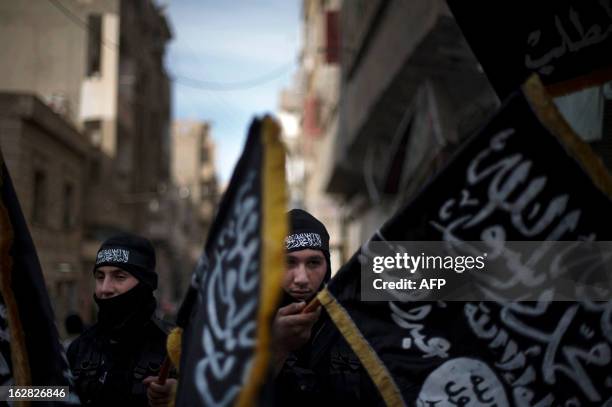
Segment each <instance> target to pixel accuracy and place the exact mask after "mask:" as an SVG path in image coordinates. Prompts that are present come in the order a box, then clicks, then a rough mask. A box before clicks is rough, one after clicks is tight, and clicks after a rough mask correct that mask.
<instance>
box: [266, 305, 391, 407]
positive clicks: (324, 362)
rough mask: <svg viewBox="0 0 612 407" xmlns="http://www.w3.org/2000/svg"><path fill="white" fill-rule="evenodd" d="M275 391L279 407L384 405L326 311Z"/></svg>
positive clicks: (281, 375)
mask: <svg viewBox="0 0 612 407" xmlns="http://www.w3.org/2000/svg"><path fill="white" fill-rule="evenodd" d="M274 388H275V390H274V395H275V397H274V398H275V404H276V405H277V406H292V407H297V406H310V407H313V406H315V407H323V406H335V407H338V406H343V405H350V406H378V405H384V404H383V402H382V399H381V398H380V396H379V393H378V391H377V390H376V387H375V386H374V384H373V383H372V381H371V379H370V377H369V376H368V374H367V372H366V371H365V369H364V367H363V366H362V364H361V362H360V361H359V359H358V358H357V356H356V355H355V353H354V352H353V351H352V349H351V348H350V346H349V344H348V343H347V342H346V341H345V340H344V338H343V337H342V335H341V334H340V332H339V331H338V330H337V328H336V327H335V325H334V323H333V322H332V321H331V320H330V318H329V316H328V315H327V313H326V312H325V311H324V310H322V312H321V317H320V319H319V321H318V322H317V324H315V326H314V327H313V330H312V335H311V339H310V341H309V342H308V343H307V344H306V345H305V346H303V347H302V348H300V349H299V350H297V351H296V352H292V353H290V354H289V356H288V357H287V359H286V361H285V364H284V365H283V367H282V369H281V371H280V372H279V374H278V376H277V377H276V380H275V386H274Z"/></svg>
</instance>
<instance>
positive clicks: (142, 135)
mask: <svg viewBox="0 0 612 407" xmlns="http://www.w3.org/2000/svg"><path fill="white" fill-rule="evenodd" d="M0 18H1V19H2V22H3V23H2V24H0V51H1V52H2V53H3V55H4V56H5V59H4V61H5V62H3V63H2V64H0V91H7V92H20V93H28V94H32V95H34V96H35V97H36V98H39V99H40V100H42V101H44V102H45V103H46V104H47V105H48V106H50V107H51V108H52V109H53V111H55V112H56V113H57V114H58V115H59V116H61V118H63V119H64V121H65V123H64V124H65V125H66V126H68V127H70V128H71V129H72V131H73V132H74V133H75V134H78V135H80V140H81V142H83V141H85V145H86V146H87V151H88V155H87V159H83V160H82V161H81V165H80V167H78V169H77V170H75V171H76V173H77V174H79V176H80V177H82V179H83V180H84V181H83V182H84V185H83V186H82V190H81V189H80V188H81V187H79V201H78V202H77V203H75V205H78V211H79V214H80V215H79V216H80V221H79V227H80V228H81V229H80V231H79V236H80V239H79V242H80V245H79V247H78V248H77V250H76V252H75V251H74V250H73V248H71V250H65V251H59V252H56V253H54V255H55V256H63V257H65V258H72V256H74V255H75V253H78V254H79V256H80V264H79V265H78V266H75V267H76V268H75V269H76V270H77V273H78V274H79V275H80V276H81V279H82V284H80V285H79V287H81V289H82V291H83V295H82V296H81V297H82V298H86V299H85V300H83V301H84V302H82V303H79V304H77V307H76V308H75V309H72V311H78V312H80V313H81V315H82V317H83V318H84V319H85V321H91V319H92V317H93V315H94V310H95V307H94V306H93V304H92V301H91V286H88V285H91V284H93V281H92V279H91V268H92V266H93V261H94V259H95V253H96V250H97V248H98V247H99V245H100V243H101V241H102V240H104V239H105V238H107V237H108V236H109V235H110V234H112V233H115V232H118V231H130V232H135V233H139V234H142V235H144V236H148V237H149V238H151V239H152V240H153V243H154V244H155V246H156V248H157V252H158V272H159V274H160V290H159V291H158V297H159V299H160V303H162V304H168V303H170V302H171V300H170V297H171V296H172V295H174V291H175V290H174V288H173V286H172V284H173V277H172V272H171V270H172V269H173V268H174V264H173V261H174V259H176V258H177V257H178V256H177V254H176V253H175V252H173V250H174V248H173V245H172V244H170V242H169V241H168V239H169V238H168V236H169V234H170V229H169V228H165V229H162V230H160V228H159V225H160V217H161V216H166V217H169V218H172V217H173V216H174V215H175V214H174V213H166V212H163V211H159V203H160V202H164V201H165V200H166V199H167V196H166V195H167V194H168V191H171V190H172V189H173V188H172V185H171V179H170V167H169V159H170V157H169V155H170V127H169V126H170V82H169V79H168V75H167V73H166V72H165V69H164V66H163V56H164V53H165V46H166V44H167V42H168V41H169V40H170V39H171V32H170V28H169V25H168V22H167V20H166V18H165V16H164V14H163V11H162V10H161V9H160V8H158V6H156V5H155V3H154V2H153V1H150V0H147V1H120V0H62V1H57V2H51V1H26V2H2V4H0ZM6 61H11V62H10V63H8V62H6ZM39 136H40V137H41V139H40V140H39V141H38V142H39V143H40V145H44V143H46V142H47V141H46V140H43V138H44V137H47V136H48V134H47V133H44V134H43V133H41V134H40V135H39ZM73 138H76V136H75V137H73ZM9 144H10V143H9ZM20 146H21V145H20ZM2 147H3V149H9V150H10V149H12V148H15V146H12V145H11V146H8V145H5V144H3V145H2ZM24 151H25V150H24ZM43 151H44V150H43ZM48 160H50V161H53V162H55V161H58V162H59V163H61V162H62V161H63V160H64V157H63V156H62V155H57V156H52V157H51V156H49V157H48ZM7 161H9V160H7ZM9 164H10V161H9ZM30 164H32V162H30V161H28V160H26V161H24V162H23V163H22V164H20V165H26V166H27V165H30ZM48 164H49V165H51V163H48ZM11 165H12V164H11ZM58 165H59V164H58ZM11 170H12V169H11ZM28 171H32V170H27V171H26V172H25V173H28ZM29 182H34V181H33V180H30V181H29ZM56 187H57V188H60V189H58V190H53V191H51V190H49V193H50V194H51V195H53V194H56V195H58V194H59V195H61V193H62V192H61V191H62V189H61V187H60V186H57V185H55V184H49V185H48V186H47V187H46V188H49V189H50V188H56ZM75 188H76V187H75ZM74 193H77V192H74ZM59 195H58V196H59ZM28 199H30V198H29V197H27V196H26V197H24V198H22V205H24V206H25V205H30V204H31V203H30V202H27V200H28ZM49 202H55V201H49ZM162 224H166V225H167V224H169V223H168V222H162ZM153 232H154V233H153ZM32 234H33V237H34V241H35V243H36V245H37V250H38V252H39V256H40V257H41V258H46V257H47V254H46V253H45V252H46V250H47V246H45V245H44V244H42V243H41V244H39V241H40V242H42V241H43V240H44V239H45V238H44V237H42V236H43V235H44V233H43V232H42V231H41V230H38V229H36V228H33V230H32ZM49 267H51V266H49ZM43 268H44V270H43V271H44V273H45V275H46V276H47V275H50V273H52V271H51V270H52V269H53V268H52V267H51V268H50V269H48V268H47V266H44V267H43ZM50 288H51V290H50V294H51V299H52V302H56V303H60V302H62V301H64V298H65V297H66V295H68V294H67V293H66V292H65V291H61V292H60V291H56V290H55V289H54V288H53V287H50ZM166 308H168V307H166ZM170 308H171V307H170ZM162 311H167V310H165V309H162ZM63 316H64V315H62V314H61V313H60V312H58V314H57V317H58V321H61V320H62V319H63Z"/></svg>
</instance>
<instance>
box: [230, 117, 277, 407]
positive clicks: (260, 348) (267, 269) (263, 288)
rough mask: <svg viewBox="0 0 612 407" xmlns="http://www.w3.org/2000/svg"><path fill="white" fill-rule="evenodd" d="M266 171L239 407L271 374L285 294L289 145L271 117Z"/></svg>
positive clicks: (253, 399) (265, 137) (265, 131)
mask: <svg viewBox="0 0 612 407" xmlns="http://www.w3.org/2000/svg"><path fill="white" fill-rule="evenodd" d="M261 132H262V143H263V147H264V148H263V164H262V166H263V171H262V178H261V179H262V191H261V195H262V205H261V215H262V220H261V249H260V250H261V256H260V258H261V259H262V261H261V281H260V284H259V291H260V305H259V312H258V315H257V340H256V342H255V356H254V360H253V366H252V367H251V372H250V373H249V377H248V379H247V381H246V383H245V385H244V387H243V388H242V391H241V392H240V395H239V396H238V400H237V402H236V406H237V407H247V406H253V405H256V404H257V400H258V397H259V389H260V388H261V386H262V385H263V383H264V382H265V380H266V378H267V377H268V375H267V373H268V367H269V366H270V348H271V321H272V318H273V317H274V314H275V313H276V308H277V306H278V301H279V300H280V295H281V288H280V287H281V282H282V277H283V271H284V258H285V247H284V246H283V242H284V240H285V237H286V236H287V230H288V227H287V219H286V216H285V213H286V212H287V203H286V202H287V194H286V186H285V148H284V147H283V144H282V143H281V141H280V126H279V125H278V123H276V121H274V120H273V119H272V118H271V117H269V116H266V117H265V118H264V119H263V123H262V127H261Z"/></svg>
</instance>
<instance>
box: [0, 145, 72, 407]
mask: <svg viewBox="0 0 612 407" xmlns="http://www.w3.org/2000/svg"><path fill="white" fill-rule="evenodd" d="M0 171H1V173H0V183H1V185H0V189H1V191H0V194H1V201H0V230H1V235H0V383H2V384H1V385H2V386H67V387H68V388H69V390H70V389H72V388H73V386H72V384H73V383H72V376H71V373H70V369H69V366H68V362H67V360H66V355H65V352H64V348H63V346H62V345H61V344H60V342H59V338H58V333H57V328H56V326H55V319H54V315H53V311H52V308H51V303H50V301H49V296H48V294H47V289H46V287H45V282H44V278H43V274H42V272H41V268H40V263H39V262H38V257H37V255H36V249H35V248H34V244H33V242H32V239H31V237H30V233H29V231H28V227H27V225H26V222H25V219H24V217H23V214H22V212H21V207H20V205H19V201H18V200H17V195H16V194H15V190H14V188H13V184H12V181H11V178H10V176H9V173H8V171H7V167H6V165H5V163H4V159H3V158H2V156H1V153H0ZM2 396H3V397H6V396H7V394H3V395H2ZM53 396H55V397H60V398H62V399H63V401H62V402H59V401H58V402H57V404H62V403H64V402H65V403H68V404H79V401H78V398H77V396H76V395H75V394H74V393H72V392H71V391H68V392H66V393H65V394H61V393H56V394H54V395H53ZM5 400H6V398H5ZM48 403H51V402H48ZM51 404H52V403H51Z"/></svg>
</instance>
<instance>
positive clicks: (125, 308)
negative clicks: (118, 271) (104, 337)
mask: <svg viewBox="0 0 612 407" xmlns="http://www.w3.org/2000/svg"><path fill="white" fill-rule="evenodd" d="M94 300H95V302H96V304H98V325H99V326H100V328H101V329H102V330H103V331H106V332H108V333H110V334H112V336H125V335H126V334H129V332H131V331H133V330H136V329H140V328H141V327H142V326H143V325H144V323H146V322H147V321H148V320H149V319H150V318H151V315H153V312H154V311H155V307H156V306H157V303H156V301H155V297H154V296H153V291H151V288H150V287H148V286H147V285H145V284H142V283H138V284H137V285H136V286H134V287H133V288H132V289H131V290H129V291H127V292H125V293H123V294H119V295H117V296H115V297H111V298H105V299H101V298H98V297H96V296H95V295H94ZM128 331H129V332H128Z"/></svg>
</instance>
